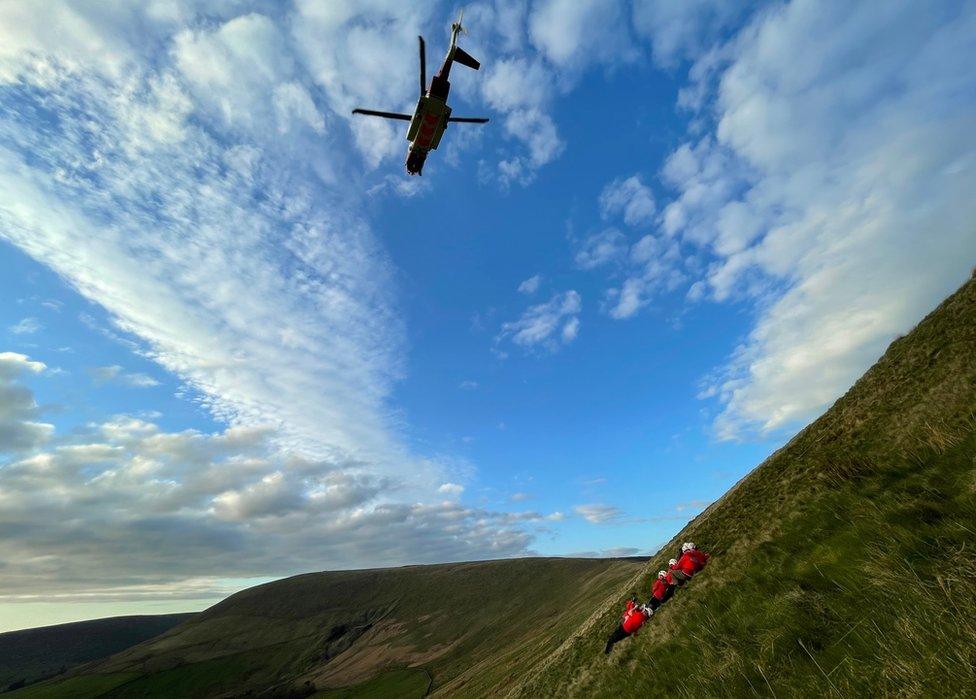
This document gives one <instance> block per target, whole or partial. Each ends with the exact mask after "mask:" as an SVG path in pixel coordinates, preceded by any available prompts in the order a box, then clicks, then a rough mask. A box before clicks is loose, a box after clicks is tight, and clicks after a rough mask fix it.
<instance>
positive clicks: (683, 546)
mask: <svg viewBox="0 0 976 699" xmlns="http://www.w3.org/2000/svg"><path fill="white" fill-rule="evenodd" d="M693 548H695V545H694V544H693V543H691V542H690V541H686V542H685V543H683V544H681V553H687V552H688V551H691V550H692V549H693Z"/></svg>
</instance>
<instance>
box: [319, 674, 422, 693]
mask: <svg viewBox="0 0 976 699" xmlns="http://www.w3.org/2000/svg"><path fill="white" fill-rule="evenodd" d="M430 681H431V680H430V676H429V675H428V674H427V672H426V671H425V670H420V669H406V670H393V671H391V672H384V673H383V674H382V675H380V676H379V677H376V678H374V679H372V680H369V681H368V682H363V683H362V684H358V685H355V686H353V687H345V688H342V689H327V690H324V691H321V692H318V693H316V694H315V696H316V697H322V698H323V699H326V698H327V699H386V697H397V698H398V699H419V698H420V697H425V696H427V690H428V688H429V687H430Z"/></svg>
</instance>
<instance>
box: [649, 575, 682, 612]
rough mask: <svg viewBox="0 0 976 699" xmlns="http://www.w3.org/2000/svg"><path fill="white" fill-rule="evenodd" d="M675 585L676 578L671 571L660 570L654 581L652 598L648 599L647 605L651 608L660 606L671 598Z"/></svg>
mask: <svg viewBox="0 0 976 699" xmlns="http://www.w3.org/2000/svg"><path fill="white" fill-rule="evenodd" d="M675 587H676V586H675V583H674V578H673V577H672V576H671V573H669V572H668V571H666V570H661V571H658V574H657V580H655V581H654V586H653V587H651V598H650V599H649V600H647V606H648V607H650V608H651V609H657V608H658V607H660V606H661V605H662V604H664V603H665V602H667V601H668V600H669V599H671V595H673V594H674V590H675Z"/></svg>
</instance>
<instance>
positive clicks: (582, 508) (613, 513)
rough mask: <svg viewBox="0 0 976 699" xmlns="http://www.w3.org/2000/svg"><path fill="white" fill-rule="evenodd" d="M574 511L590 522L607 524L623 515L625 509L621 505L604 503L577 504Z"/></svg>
mask: <svg viewBox="0 0 976 699" xmlns="http://www.w3.org/2000/svg"><path fill="white" fill-rule="evenodd" d="M573 512H575V513H576V514H578V515H579V516H580V517H582V518H583V519H585V520H586V521H587V522H589V523H590V524H606V523H607V522H612V521H613V520H616V519H619V518H620V517H621V516H622V515H623V511H622V510H621V509H620V508H619V507H614V506H613V505H604V504H589V505H577V506H576V507H574V508H573Z"/></svg>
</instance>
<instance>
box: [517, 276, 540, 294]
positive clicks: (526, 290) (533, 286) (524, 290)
mask: <svg viewBox="0 0 976 699" xmlns="http://www.w3.org/2000/svg"><path fill="white" fill-rule="evenodd" d="M540 284H542V275H540V274H536V275H535V276H532V277H529V278H528V279H526V280H525V281H523V282H522V283H521V284H519V285H518V291H519V293H520V294H528V295H532V294H534V293H535V292H537V291H538V290H539V285H540Z"/></svg>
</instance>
